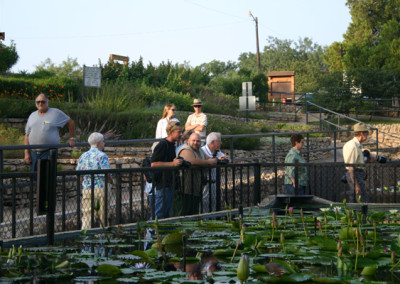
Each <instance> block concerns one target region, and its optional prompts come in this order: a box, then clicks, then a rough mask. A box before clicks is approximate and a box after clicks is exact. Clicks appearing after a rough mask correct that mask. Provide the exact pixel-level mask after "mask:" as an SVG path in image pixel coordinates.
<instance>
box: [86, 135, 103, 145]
mask: <svg viewBox="0 0 400 284" xmlns="http://www.w3.org/2000/svg"><path fill="white" fill-rule="evenodd" d="M101 141H104V136H103V134H101V133H99V132H93V133H92V134H90V136H89V138H88V142H89V144H90V147H92V148H97V143H98V142H101Z"/></svg>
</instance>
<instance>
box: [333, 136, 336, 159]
mask: <svg viewBox="0 0 400 284" xmlns="http://www.w3.org/2000/svg"><path fill="white" fill-rule="evenodd" d="M336 133H337V132H336V130H333V161H334V162H335V163H336V154H337V153H336Z"/></svg>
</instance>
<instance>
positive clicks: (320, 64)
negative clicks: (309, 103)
mask: <svg viewBox="0 0 400 284" xmlns="http://www.w3.org/2000/svg"><path fill="white" fill-rule="evenodd" d="M324 51H325V49H324V48H323V47H322V46H320V45H318V44H316V43H313V41H312V40H311V39H309V38H304V39H301V38H300V39H299V41H298V42H294V41H292V40H281V39H278V38H275V37H269V38H268V39H267V44H266V46H265V47H264V51H263V52H262V53H261V54H260V58H261V66H262V72H264V73H265V74H266V73H267V72H269V71H289V70H290V71H292V70H293V71H295V72H296V92H309V91H310V89H314V88H315V87H316V86H317V84H318V82H317V78H318V74H319V73H320V72H321V70H326V69H327V67H328V65H327V64H326V63H325V61H324V58H323V55H324ZM239 68H240V69H247V70H250V71H251V72H252V73H253V74H256V73H257V57H256V55H255V54H253V53H251V52H248V53H242V54H241V55H240V56H239Z"/></svg>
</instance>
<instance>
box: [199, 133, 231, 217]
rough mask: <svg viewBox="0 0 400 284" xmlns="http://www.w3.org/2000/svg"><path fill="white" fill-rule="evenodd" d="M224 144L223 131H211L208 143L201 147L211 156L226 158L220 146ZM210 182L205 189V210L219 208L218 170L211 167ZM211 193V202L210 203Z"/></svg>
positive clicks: (205, 211) (209, 210)
mask: <svg viewBox="0 0 400 284" xmlns="http://www.w3.org/2000/svg"><path fill="white" fill-rule="evenodd" d="M221 145H222V141H221V133H218V132H211V133H210V134H208V136H207V140H206V145H204V146H203V147H201V150H202V151H203V152H204V154H205V155H206V156H207V157H209V158H217V159H226V157H225V155H224V153H222V152H221V150H220V148H221ZM207 177H208V179H207V180H208V182H207V186H206V187H205V188H204V190H203V212H204V213H207V212H211V211H216V210H217V208H216V207H217V206H216V205H217V189H216V178H217V170H216V169H215V168H214V169H211V175H209V174H208V173H207ZM210 193H211V203H210Z"/></svg>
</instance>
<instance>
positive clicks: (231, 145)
mask: <svg viewBox="0 0 400 284" xmlns="http://www.w3.org/2000/svg"><path fill="white" fill-rule="evenodd" d="M229 150H230V155H231V162H232V163H233V159H234V157H233V137H231V138H230V139H229Z"/></svg>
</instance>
